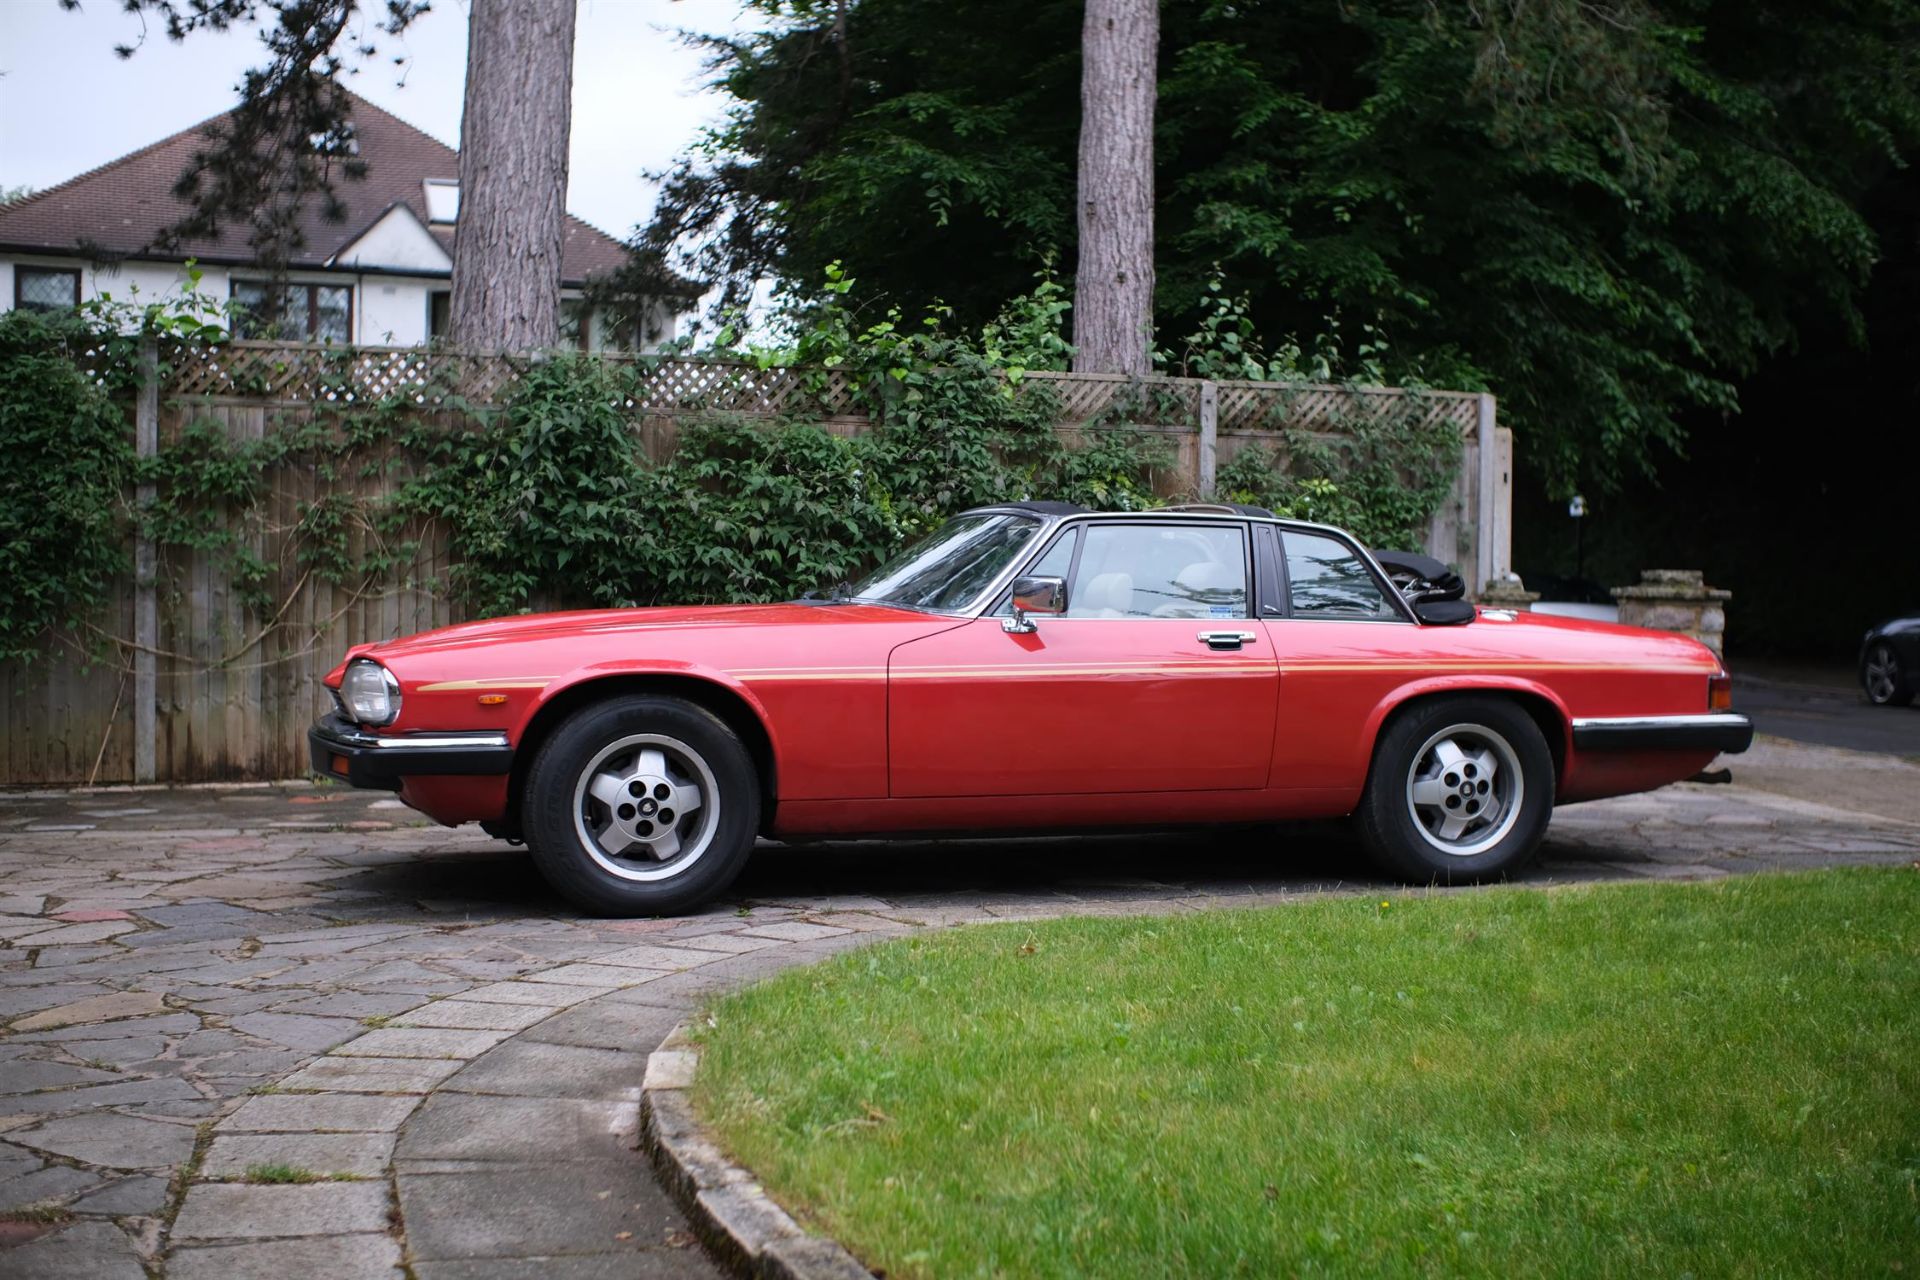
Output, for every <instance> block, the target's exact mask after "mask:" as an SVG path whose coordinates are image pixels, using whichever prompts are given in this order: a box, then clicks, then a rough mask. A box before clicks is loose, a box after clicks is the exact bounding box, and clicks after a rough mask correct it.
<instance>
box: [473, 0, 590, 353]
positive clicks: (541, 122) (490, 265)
mask: <svg viewBox="0 0 1920 1280" xmlns="http://www.w3.org/2000/svg"><path fill="white" fill-rule="evenodd" d="M575 3H576V0H472V5H473V9H472V12H471V14H470V16H469V17H468V19H467V96H466V109H465V111H464V112H463V113H462V115H461V117H460V216H459V219H458V221H457V222H456V224H455V225H456V226H457V228H458V230H457V231H456V232H455V235H454V254H453V297H452V299H451V302H450V313H451V314H450V316H449V319H450V321H451V328H452V330H453V333H452V337H453V341H454V343H455V345H457V346H461V347H466V348H469V349H473V350H502V351H528V350H535V349H538V348H543V347H551V346H553V345H555V343H556V342H558V340H559V336H560V331H559V308H560V245H561V240H562V237H563V236H564V234H565V231H566V198H567V139H568V134H569V132H570V131H571V127H572V123H573V28H574V14H575Z"/></svg>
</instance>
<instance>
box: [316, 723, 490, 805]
mask: <svg viewBox="0 0 1920 1280" xmlns="http://www.w3.org/2000/svg"><path fill="white" fill-rule="evenodd" d="M307 749H308V751H309V752H310V753H311V754H312V756H313V771H314V772H315V773H318V774H323V775H325V776H326V777H329V778H339V779H342V780H343V781H345V782H347V783H350V784H351V785H353V786H356V787H376V788H379V789H381V790H384V791H398V790H399V789H400V784H401V782H402V781H403V780H405V779H407V778H410V777H415V776H423V775H431V776H436V777H448V776H457V777H475V776H486V775H498V774H503V773H506V772H507V771H508V770H510V769H512V768H513V747H512V745H511V744H510V743H508V741H507V735H506V734H505V733H504V732H501V731H499V730H491V729H481V730H459V731H453V732H445V733H396V734H386V735H383V734H379V733H371V732H369V731H367V730H365V729H362V728H360V726H358V725H356V724H354V723H353V722H352V721H350V720H347V719H346V718H345V717H343V716H341V715H340V714H339V713H337V712H335V713H330V714H328V715H324V716H322V717H320V719H318V720H316V721H314V724H313V727H312V728H311V729H309V730H307Z"/></svg>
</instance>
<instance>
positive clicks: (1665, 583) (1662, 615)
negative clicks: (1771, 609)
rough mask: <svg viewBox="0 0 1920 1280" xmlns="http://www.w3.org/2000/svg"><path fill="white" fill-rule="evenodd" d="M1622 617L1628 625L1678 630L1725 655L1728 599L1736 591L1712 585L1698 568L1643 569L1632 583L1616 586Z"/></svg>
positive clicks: (1616, 595) (1660, 629)
mask: <svg viewBox="0 0 1920 1280" xmlns="http://www.w3.org/2000/svg"><path fill="white" fill-rule="evenodd" d="M1613 598H1614V599H1615V600H1617V601H1618V602H1619V604H1620V621H1621V622H1622V623H1623V624H1624V625H1626V626H1629V627H1651V628H1652V629H1653V630H1655V631H1678V632H1680V633H1681V634H1682V635H1688V636H1692V637H1693V638H1694V639H1695V640H1698V641H1699V642H1700V643H1701V644H1704V645H1705V646H1707V648H1709V649H1711V650H1713V651H1714V652H1715V653H1716V654H1722V655H1723V656H1724V649H1723V642H1724V640H1725V638H1726V631H1727V609H1726V605H1727V601H1729V600H1731V599H1733V592H1731V591H1722V590H1720V589H1719V588H1717V587H1710V586H1708V585H1707V583H1706V574H1704V573H1703V572H1702V571H1700V570H1699V569H1643V570H1641V571H1640V581H1639V583H1638V584H1637V585H1635V586H1631V587H1615V588H1614V589H1613Z"/></svg>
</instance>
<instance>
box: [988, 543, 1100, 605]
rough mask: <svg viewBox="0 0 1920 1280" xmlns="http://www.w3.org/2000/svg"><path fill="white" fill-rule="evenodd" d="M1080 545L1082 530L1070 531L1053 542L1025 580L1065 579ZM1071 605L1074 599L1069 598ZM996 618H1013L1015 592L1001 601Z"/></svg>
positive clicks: (1009, 592) (1025, 575)
mask: <svg viewBox="0 0 1920 1280" xmlns="http://www.w3.org/2000/svg"><path fill="white" fill-rule="evenodd" d="M1079 543H1080V530H1078V529H1068V530H1067V531H1066V532H1065V533H1063V534H1061V535H1060V536H1059V537H1057V538H1055V539H1054V540H1053V545H1052V546H1050V547H1048V548H1047V549H1046V552H1045V553H1044V554H1043V555H1042V556H1041V557H1040V558H1039V559H1038V560H1035V561H1034V562H1033V566H1032V567H1031V568H1029V569H1027V570H1026V571H1024V572H1023V573H1021V575H1020V576H1021V577H1023V578H1065V577H1066V576H1067V573H1068V571H1069V570H1071V569H1072V568H1073V549H1074V548H1075V547H1076V546H1078V545H1079ZM1068 600H1069V603H1071V600H1072V597H1071V596H1069V597H1068ZM993 614H994V616H995V617H996V618H1011V617H1012V616H1013V592H1012V591H1008V592H1007V593H1006V594H1005V595H1004V596H1002V597H1001V599H1000V607H999V608H998V609H995V610H994V611H993Z"/></svg>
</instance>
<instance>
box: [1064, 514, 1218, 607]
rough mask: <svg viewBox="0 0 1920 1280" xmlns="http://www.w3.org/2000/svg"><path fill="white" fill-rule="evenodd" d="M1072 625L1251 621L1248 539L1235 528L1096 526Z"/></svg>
mask: <svg viewBox="0 0 1920 1280" xmlns="http://www.w3.org/2000/svg"><path fill="white" fill-rule="evenodd" d="M1082 536H1083V537H1084V538H1085V540H1086V545H1085V546H1084V547H1083V548H1082V549H1081V551H1080V566H1079V568H1078V569H1076V570H1075V571H1074V576H1073V581H1072V582H1071V583H1069V584H1068V586H1067V616H1068V617H1069V618H1244V617H1246V616H1247V552H1246V535H1245V533H1244V532H1243V531H1242V530H1241V529H1240V528H1239V527H1238V526H1234V525H1225V526H1220V525H1216V526H1211V527H1209V526H1206V525H1196V524H1182V525H1138V524H1122V525H1094V526H1091V527H1090V528H1088V529H1087V531H1086V533H1085V534H1083V535H1082Z"/></svg>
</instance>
